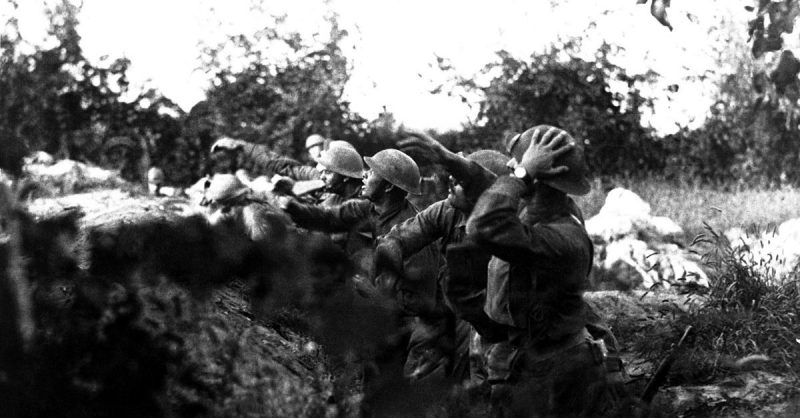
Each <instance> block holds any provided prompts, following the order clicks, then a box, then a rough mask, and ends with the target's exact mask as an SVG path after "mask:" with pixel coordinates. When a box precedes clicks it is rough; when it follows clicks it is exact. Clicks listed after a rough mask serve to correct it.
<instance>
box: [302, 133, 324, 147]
mask: <svg viewBox="0 0 800 418" xmlns="http://www.w3.org/2000/svg"><path fill="white" fill-rule="evenodd" d="M316 146H320V147H323V148H324V147H325V138H324V137H323V136H322V135H318V134H312V135H309V136H308V138H306V150H309V149H311V148H314V147H316Z"/></svg>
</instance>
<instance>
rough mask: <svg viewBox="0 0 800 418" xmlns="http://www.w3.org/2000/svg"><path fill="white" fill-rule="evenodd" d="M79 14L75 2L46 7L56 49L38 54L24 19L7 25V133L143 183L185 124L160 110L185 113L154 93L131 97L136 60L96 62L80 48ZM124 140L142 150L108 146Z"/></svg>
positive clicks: (1, 76)
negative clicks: (29, 43) (30, 48)
mask: <svg viewBox="0 0 800 418" xmlns="http://www.w3.org/2000/svg"><path fill="white" fill-rule="evenodd" d="M78 10H79V8H78V6H76V5H74V4H73V3H71V2H69V1H68V0H62V1H60V2H57V3H56V4H55V6H54V7H52V8H48V9H46V13H47V16H48V18H49V20H50V28H49V35H50V36H51V37H52V39H53V40H54V42H55V44H56V45H55V46H54V47H51V48H44V49H42V48H35V50H34V52H33V53H26V52H24V51H26V50H27V49H26V48H24V47H25V46H26V44H25V42H24V40H23V39H22V37H21V36H20V34H19V31H18V28H17V21H16V19H14V18H10V19H9V21H8V22H6V26H5V31H3V33H2V34H0V44H2V46H3V47H2V54H1V55H0V90H2V91H3V92H4V94H3V95H2V97H0V114H1V115H2V116H3V117H1V118H0V136H1V137H2V138H3V139H4V140H5V141H9V142H11V143H16V144H20V145H21V146H24V148H27V149H31V150H45V151H47V152H50V153H52V154H57V155H58V156H60V157H62V158H71V159H75V160H82V161H94V162H96V163H104V164H106V165H112V166H115V168H119V169H122V174H123V175H124V176H125V177H126V178H128V179H129V180H138V181H141V180H142V177H141V176H142V175H143V173H144V171H146V170H147V167H144V168H143V169H142V168H141V167H140V164H144V165H149V164H150V160H149V159H150V157H151V154H156V153H159V155H167V153H164V152H163V151H165V148H166V149H167V150H169V149H170V148H171V145H172V142H174V141H175V139H176V138H177V136H178V135H179V133H180V130H179V124H178V122H177V121H176V120H175V119H173V118H171V117H169V116H166V115H164V114H162V113H160V112H159V110H160V109H162V108H166V109H169V110H170V111H172V112H173V113H175V114H178V115H179V114H180V113H181V111H180V108H178V107H177V106H176V105H175V104H173V103H172V102H171V101H169V100H168V99H166V98H164V97H162V96H161V95H160V94H158V93H157V92H155V91H154V90H146V91H143V92H141V93H140V94H138V96H136V97H134V98H133V99H132V100H130V99H129V98H128V97H126V96H127V95H130V94H131V92H130V91H129V88H128V84H129V82H128V79H127V71H128V68H129V66H130V64H131V63H130V61H129V60H127V59H116V60H113V61H111V62H105V63H102V64H101V65H95V64H93V63H91V62H90V61H89V60H88V59H87V58H86V57H85V55H84V54H83V50H82V48H81V46H80V39H81V38H80V35H79V34H78V29H77V28H78V19H77V13H78ZM120 136H126V137H130V138H133V139H134V143H135V144H136V146H135V147H132V148H131V149H129V150H127V151H122V152H121V155H117V156H116V157H115V156H114V155H112V154H113V153H110V152H109V151H111V150H109V149H108V147H106V144H108V143H109V141H110V140H111V139H112V138H115V137H120ZM115 160H116V161H115Z"/></svg>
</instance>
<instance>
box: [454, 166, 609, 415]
mask: <svg viewBox="0 0 800 418" xmlns="http://www.w3.org/2000/svg"><path fill="white" fill-rule="evenodd" d="M548 189H549V188H548V187H547V186H540V189H538V190H537V193H540V190H541V191H542V193H545V192H547V190H548ZM526 190H527V187H526V185H525V184H524V183H523V182H522V181H521V180H519V179H515V178H512V177H501V178H499V179H498V180H497V181H496V182H495V184H494V185H492V187H490V188H489V189H488V190H487V191H486V192H485V193H484V194H483V195H482V196H481V198H480V199H479V200H478V203H477V204H476V206H475V208H474V210H473V212H472V215H471V217H470V219H469V221H468V224H467V231H468V234H469V236H470V238H472V239H474V240H475V242H476V243H478V244H479V245H480V246H481V247H483V248H484V249H485V250H486V251H488V252H489V253H491V254H492V256H493V257H492V259H491V261H490V263H489V266H488V281H487V289H486V305H485V307H484V309H485V311H486V313H487V315H488V316H489V317H490V318H491V319H492V320H493V321H495V322H497V323H500V324H502V325H504V326H506V327H507V328H506V329H507V337H506V339H505V341H504V342H503V343H500V344H496V345H495V346H494V347H492V349H491V350H490V352H489V353H488V363H489V379H490V381H491V382H492V383H493V388H492V397H493V402H494V404H495V406H496V407H497V410H498V411H500V412H501V415H506V414H507V415H510V416H530V415H535V416H594V415H597V414H598V413H599V412H600V411H599V409H598V408H602V407H603V406H604V403H603V402H604V396H606V390H605V379H606V378H605V364H604V362H605V352H604V349H603V347H602V343H600V342H598V341H596V340H594V339H593V338H591V337H590V336H589V334H588V332H587V331H586V328H585V325H586V320H585V316H584V312H583V310H584V305H585V304H584V301H583V297H582V293H583V291H584V289H585V288H586V287H587V285H588V281H587V274H588V272H589V270H590V268H591V263H592V253H593V248H592V243H591V240H590V239H589V237H588V235H587V233H586V230H585V229H584V227H583V225H582V223H581V222H580V219H579V218H578V217H577V216H576V215H575V214H574V209H572V208H573V207H574V205H573V204H572V203H571V199H569V198H568V197H567V196H566V195H564V194H562V193H561V192H555V193H551V194H552V196H546V197H543V196H539V198H538V199H537V198H535V199H534V201H533V202H532V203H531V204H529V205H528V206H527V208H526V209H527V210H526V212H525V214H524V215H521V216H518V215H517V213H518V207H519V204H520V200H521V195H522V194H523V193H524V192H525V191H526ZM550 190H553V189H550ZM548 197H551V198H548Z"/></svg>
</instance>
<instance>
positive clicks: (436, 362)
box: [374, 132, 510, 380]
mask: <svg viewBox="0 0 800 418" xmlns="http://www.w3.org/2000/svg"><path fill="white" fill-rule="evenodd" d="M414 135H415V136H416V138H410V139H407V140H404V141H401V142H400V145H402V146H404V148H408V149H413V148H416V149H418V151H423V152H424V154H425V155H426V156H427V157H428V158H429V159H431V162H434V163H438V164H442V165H443V166H444V167H445V168H446V169H447V170H448V172H451V173H453V174H452V176H451V180H450V193H449V195H448V197H447V198H446V199H444V200H441V201H439V202H436V203H434V204H433V205H431V206H429V207H428V208H427V209H425V210H424V211H422V212H420V213H419V214H418V215H417V216H415V217H414V218H411V219H409V220H407V221H405V222H403V223H402V224H400V225H397V226H395V227H394V228H392V230H391V231H389V233H388V234H386V235H385V236H384V237H382V238H381V239H380V240H379V244H378V246H377V247H376V251H375V269H374V270H375V274H376V275H377V276H380V275H381V274H382V273H383V271H384V270H386V269H387V268H388V269H389V270H399V269H401V268H402V260H403V258H404V257H408V256H410V255H412V254H414V253H415V252H416V251H419V250H420V249H422V248H424V247H426V246H428V245H430V244H433V243H435V242H438V246H439V250H440V253H441V255H442V256H445V254H446V249H447V248H448V246H450V245H451V244H457V243H460V242H462V241H463V239H464V236H465V235H466V232H465V226H466V220H467V216H468V215H469V212H470V211H471V210H472V206H473V205H474V204H475V200H477V197H478V196H480V193H481V191H483V190H484V189H486V188H487V187H488V186H489V185H491V182H492V181H493V180H494V178H495V176H496V175H503V174H507V173H508V172H510V170H509V169H508V167H506V165H505V164H506V162H507V161H508V157H506V156H504V155H503V154H502V153H500V152H497V151H492V150H481V151H477V152H475V153H472V154H470V155H469V156H468V157H467V158H464V157H462V156H460V155H458V154H455V153H453V152H451V151H449V150H448V149H447V148H445V147H444V146H442V145H441V144H440V143H439V142H438V141H436V140H435V139H433V138H432V137H430V136H428V135H426V134H424V133H421V132H417V133H414ZM483 259H484V267H483V272H484V274H483V277H484V279H483V280H484V282H485V277H486V276H485V271H486V267H485V266H486V263H487V262H488V256H485V257H483ZM449 268H450V266H449V265H448V264H442V267H441V268H440V270H439V279H438V283H439V285H440V289H438V294H439V295H440V296H443V297H444V299H445V300H446V302H447V303H448V305H449V306H450V308H451V309H453V310H455V311H456V313H458V314H459V318H463V317H464V316H467V317H468V319H473V320H475V319H474V318H473V316H471V315H470V313H469V312H465V311H463V310H461V309H460V307H461V306H462V305H463V304H464V302H465V301H467V300H468V299H476V298H477V299H478V300H480V302H481V303H479V304H475V303H471V305H472V306H471V309H472V312H478V313H479V314H478V316H479V317H480V318H479V319H477V320H476V322H479V323H481V324H485V323H487V322H490V321H487V318H486V316H485V314H483V312H482V309H483V304H482V302H483V300H482V294H483V288H484V287H485V283H484V284H483V286H475V287H471V288H470V289H468V290H467V289H465V286H459V285H456V286H451V285H452V283H451V281H450V275H449V274H448V270H449ZM465 290H466V291H465ZM454 291H455V292H454ZM459 293H460V294H459ZM470 302H471V301H470ZM441 319H442V320H441V321H438V322H436V323H431V324H427V325H428V328H429V331H428V332H427V333H426V339H425V340H424V341H419V342H418V345H420V346H422V347H425V349H426V350H427V352H428V353H429V356H430V357H432V358H431V359H427V360H426V361H424V362H423V363H421V364H420V365H419V366H418V367H417V369H416V370H415V371H414V372H413V375H415V376H419V377H423V376H425V375H426V374H429V375H436V374H440V375H442V374H443V375H446V376H450V377H453V378H456V379H457V380H463V379H465V378H467V377H469V371H470V367H469V363H470V362H469V359H468V351H469V350H468V344H469V334H470V326H469V324H468V323H466V322H464V321H463V320H460V319H458V320H457V319H456V317H455V315H453V312H451V311H450V310H449V309H448V310H447V313H446V315H445V316H443V317H442V318H441ZM426 368H427V369H426Z"/></svg>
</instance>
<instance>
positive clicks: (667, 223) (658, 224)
mask: <svg viewBox="0 0 800 418" xmlns="http://www.w3.org/2000/svg"><path fill="white" fill-rule="evenodd" d="M641 226H642V228H643V229H645V230H646V231H647V232H648V233H649V234H651V235H654V236H655V237H658V238H660V239H676V238H680V237H681V236H682V235H683V228H681V226H680V225H678V224H677V223H676V222H675V221H673V220H672V219H670V218H667V217H666V216H651V217H650V218H647V219H646V221H645V222H642V223H641Z"/></svg>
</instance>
